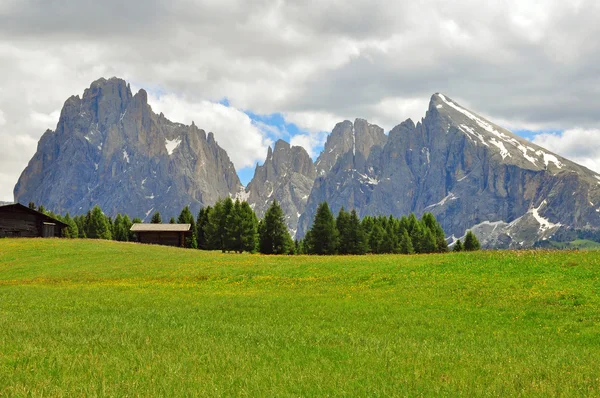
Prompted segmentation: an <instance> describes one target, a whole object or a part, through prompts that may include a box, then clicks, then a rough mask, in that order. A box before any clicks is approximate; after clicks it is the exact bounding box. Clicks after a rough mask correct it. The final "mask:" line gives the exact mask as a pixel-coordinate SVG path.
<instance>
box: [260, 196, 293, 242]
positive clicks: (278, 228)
mask: <svg viewBox="0 0 600 398" xmlns="http://www.w3.org/2000/svg"><path fill="white" fill-rule="evenodd" d="M259 226H260V228H259V235H260V236H259V246H260V252H261V253H263V254H287V253H289V251H290V246H291V245H293V241H292V238H291V236H290V233H289V232H288V229H287V226H286V225H285V217H284V215H283V210H281V207H280V206H279V203H277V201H276V200H274V201H273V203H272V204H271V206H270V207H269V209H268V210H267V212H266V213H265V217H264V219H263V220H262V222H261V223H260V225H259Z"/></svg>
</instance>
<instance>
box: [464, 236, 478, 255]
mask: <svg viewBox="0 0 600 398" xmlns="http://www.w3.org/2000/svg"><path fill="white" fill-rule="evenodd" d="M479 249H480V245H479V240H478V239H477V237H476V236H475V234H474V233H473V232H471V231H467V236H465V244H464V250H465V251H468V252H472V251H476V250H479Z"/></svg>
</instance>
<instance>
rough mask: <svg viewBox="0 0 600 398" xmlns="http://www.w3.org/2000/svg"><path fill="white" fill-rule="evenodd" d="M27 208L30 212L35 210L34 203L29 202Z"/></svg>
mask: <svg viewBox="0 0 600 398" xmlns="http://www.w3.org/2000/svg"><path fill="white" fill-rule="evenodd" d="M28 207H29V208H30V209H31V210H35V203H34V202H29V205H28Z"/></svg>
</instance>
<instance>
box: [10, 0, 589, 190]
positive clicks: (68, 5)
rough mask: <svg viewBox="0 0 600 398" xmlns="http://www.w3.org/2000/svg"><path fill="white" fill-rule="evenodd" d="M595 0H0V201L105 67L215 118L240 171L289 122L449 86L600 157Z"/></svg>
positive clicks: (416, 102) (299, 138)
mask: <svg viewBox="0 0 600 398" xmlns="http://www.w3.org/2000/svg"><path fill="white" fill-rule="evenodd" d="M598 20H600V2H597V1H585V0H571V1H563V0H561V1H551V0H539V1H527V0H514V1H513V0H505V1H494V0H490V1H487V2H485V3H482V2H480V1H474V0H455V1H438V0H421V1H399V0H368V1H367V0H353V1H348V0H346V1H341V0H319V1H299V0H296V1H284V0H273V1H267V0H193V1H192V0H171V1H169V2H165V1H158V0H145V1H126V0H118V1H117V0H103V1H102V2H99V1H96V0H53V1H47V0H0V76H2V77H1V80H0V201H11V200H12V199H13V195H12V190H13V188H14V185H15V183H16V182H17V179H18V178H19V175H20V173H21V172H22V170H23V169H24V168H25V166H26V165H27V163H28V161H29V159H31V157H32V156H33V154H34V153H35V151H36V146H37V141H38V140H39V138H40V137H41V135H42V134H43V133H44V131H45V130H46V129H54V128H55V127H56V123H57V122H58V117H59V115H60V110H61V108H62V105H63V103H64V101H65V100H66V99H67V98H68V97H69V96H71V95H76V94H79V95H81V94H82V93H83V91H84V89H85V88H87V87H89V85H90V83H91V82H92V81H94V80H97V79H98V78H100V77H105V78H109V77H112V76H117V77H121V78H123V79H125V80H127V81H128V82H130V83H131V85H132V88H134V89H135V90H137V89H140V88H144V89H146V90H147V91H148V94H149V102H150V104H151V106H152V108H153V110H154V111H155V112H157V113H158V112H163V113H164V114H165V116H166V117H168V118H169V119H171V120H173V121H176V122H181V123H186V124H189V123H191V121H192V120H193V121H194V122H195V123H196V125H197V126H198V127H200V128H203V129H205V130H206V131H213V132H214V134H215V137H216V140H217V142H218V143H219V144H220V145H221V146H222V147H223V148H225V149H226V150H227V152H228V153H229V155H230V157H231V159H232V160H233V162H234V164H235V166H236V168H237V169H238V171H239V174H240V177H241V179H242V181H243V182H247V181H248V180H249V179H250V178H251V177H252V173H253V170H254V165H255V164H256V163H257V162H259V163H260V162H262V161H264V158H265V156H266V153H267V147H268V146H269V145H271V144H272V143H273V142H274V141H275V140H277V139H279V138H282V139H284V140H286V141H291V143H292V144H294V145H302V146H304V147H305V148H306V149H307V151H308V152H309V153H310V154H311V155H312V156H316V155H318V153H319V149H320V148H321V147H322V145H323V143H324V140H325V139H326V137H327V132H330V131H331V130H332V129H333V127H334V126H335V124H336V123H337V122H340V121H343V120H345V119H349V120H354V119H355V118H358V117H360V118H364V119H367V120H369V122H371V123H374V124H378V125H380V126H381V127H383V128H384V129H385V130H386V131H389V130H390V129H391V128H392V127H394V126H395V125H397V124H399V123H401V122H402V121H404V120H405V119H407V118H409V117H410V118H412V119H413V120H420V118H421V117H423V116H424V114H425V111H426V109H427V105H428V102H429V99H430V97H431V95H432V94H433V93H436V92H441V93H444V94H446V95H447V96H449V97H450V98H452V99H454V100H455V101H457V102H459V103H460V104H461V105H463V106H465V107H467V108H469V109H471V110H473V111H475V112H478V113H480V114H482V115H484V116H486V117H487V118H488V119H490V120H492V121H494V122H495V123H497V124H499V125H501V126H503V127H506V128H508V129H510V130H512V131H515V132H517V133H518V134H521V135H523V136H525V137H527V138H528V139H531V140H533V141H534V142H536V143H537V144H539V145H541V146H543V147H546V148H547V149H549V150H551V151H554V152H556V153H558V154H560V155H563V156H565V157H567V158H569V159H572V160H574V161H576V162H579V163H581V164H583V165H585V166H587V167H589V168H591V169H594V170H596V171H598V172H600V100H599V98H600V67H598V65H599V64H600V40H597V38H598V37H600V24H598V23H597V21H598Z"/></svg>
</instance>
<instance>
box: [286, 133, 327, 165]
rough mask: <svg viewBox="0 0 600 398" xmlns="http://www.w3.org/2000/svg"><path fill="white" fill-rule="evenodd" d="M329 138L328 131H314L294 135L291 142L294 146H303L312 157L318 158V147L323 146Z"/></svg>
mask: <svg viewBox="0 0 600 398" xmlns="http://www.w3.org/2000/svg"><path fill="white" fill-rule="evenodd" d="M326 140H327V133H326V132H321V133H312V134H297V135H295V136H293V137H292V139H291V140H290V144H291V145H293V146H301V147H303V148H304V149H306V152H308V154H309V155H310V157H311V158H313V159H314V158H316V157H317V156H318V155H319V153H318V148H322V147H323V145H324V144H325V141H326Z"/></svg>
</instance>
